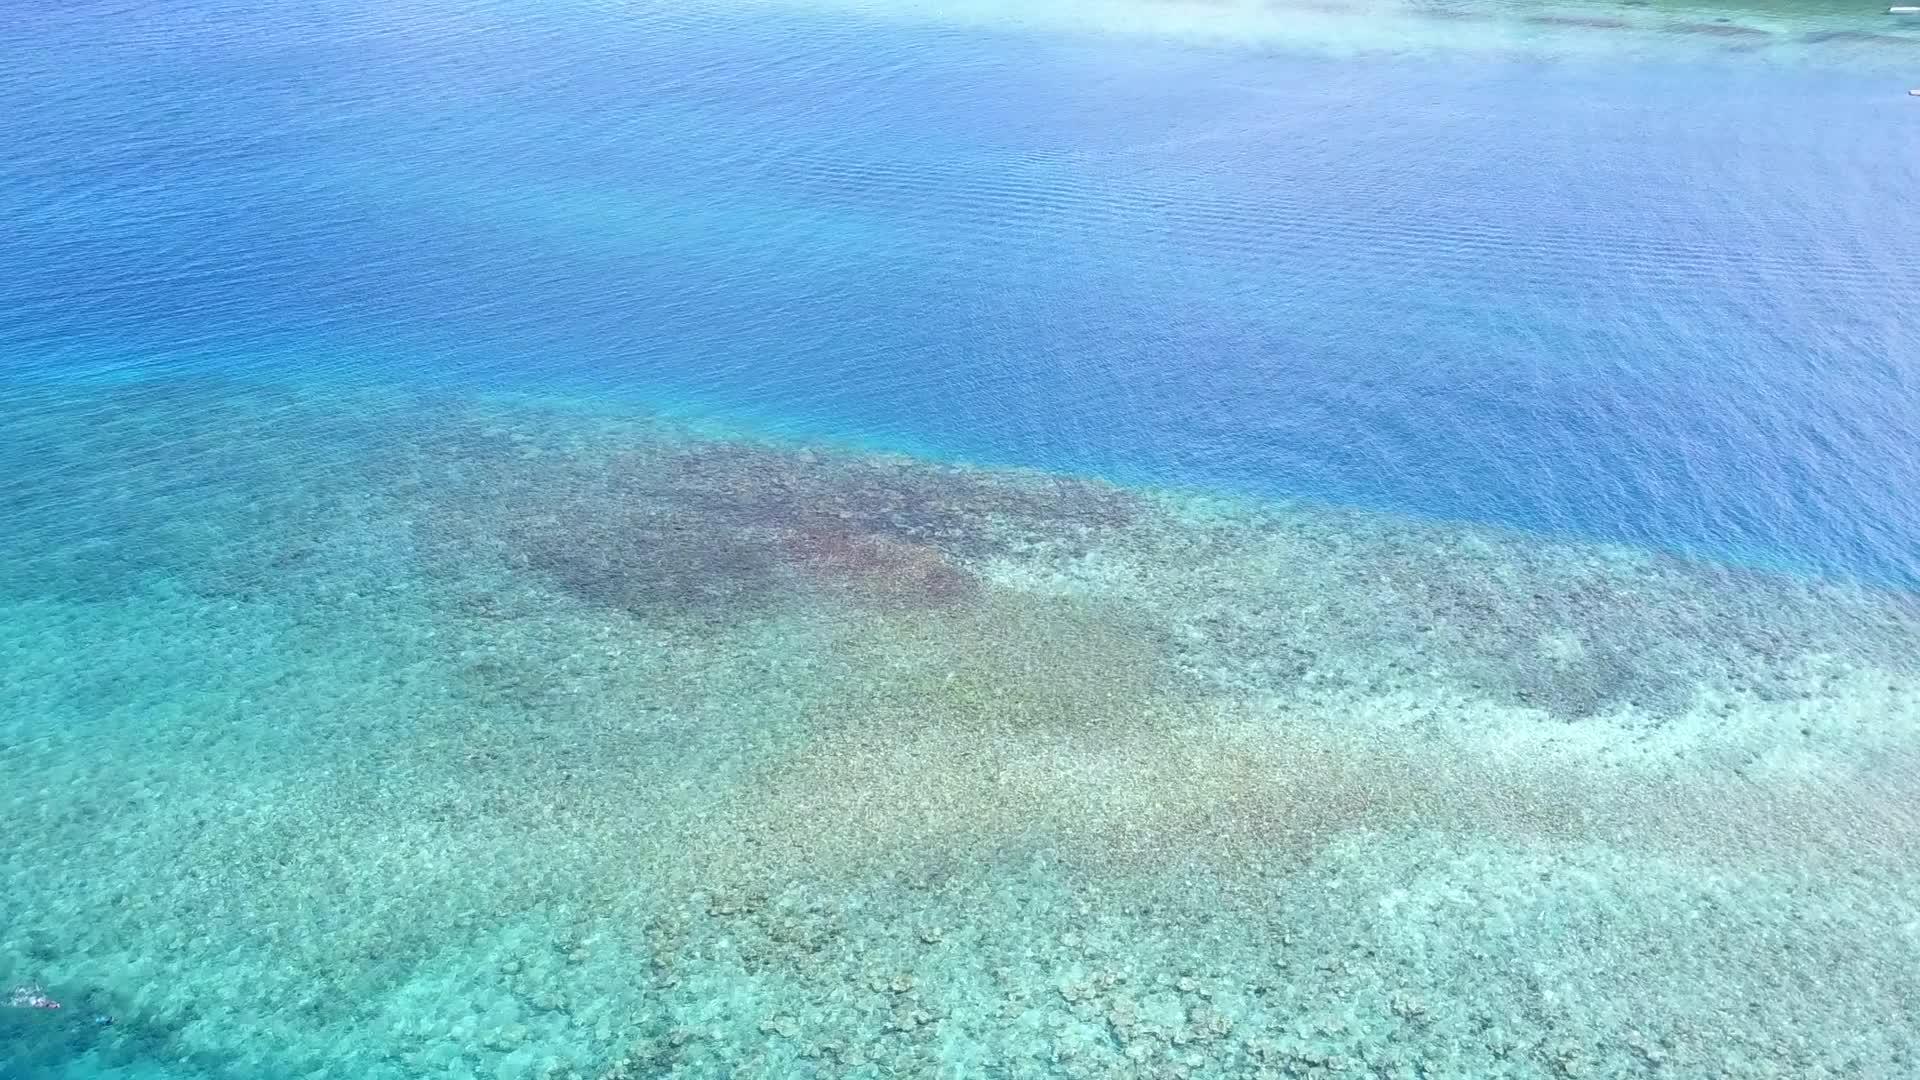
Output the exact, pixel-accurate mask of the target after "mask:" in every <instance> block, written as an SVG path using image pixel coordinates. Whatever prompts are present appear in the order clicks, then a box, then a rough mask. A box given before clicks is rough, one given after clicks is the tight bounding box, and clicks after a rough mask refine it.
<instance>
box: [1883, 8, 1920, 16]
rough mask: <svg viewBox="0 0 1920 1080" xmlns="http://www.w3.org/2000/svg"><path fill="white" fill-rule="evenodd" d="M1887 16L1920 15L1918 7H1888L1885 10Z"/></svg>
mask: <svg viewBox="0 0 1920 1080" xmlns="http://www.w3.org/2000/svg"><path fill="white" fill-rule="evenodd" d="M1887 14H1889V15H1920V7H1890V8H1888V9H1887Z"/></svg>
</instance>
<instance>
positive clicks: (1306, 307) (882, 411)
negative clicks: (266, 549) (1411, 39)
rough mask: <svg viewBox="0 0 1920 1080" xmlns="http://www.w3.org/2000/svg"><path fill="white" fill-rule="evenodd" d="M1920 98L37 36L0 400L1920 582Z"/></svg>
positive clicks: (1780, 73) (362, 23)
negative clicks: (828, 465) (976, 463)
mask: <svg viewBox="0 0 1920 1080" xmlns="http://www.w3.org/2000/svg"><path fill="white" fill-rule="evenodd" d="M1716 50H1718V51H1716ZM1835 55H1836V56H1840V55H1841V54H1837V53H1836V54H1835ZM1915 77H1916V78H1920V74H1916V76H1915ZM1901 89H1903V87H1902V86H1901V85H1900V84H1899V83H1898V82H1897V81H1893V77H1892V76H1890V75H1889V72H1888V71H1887V70H1880V69H1871V70H1869V69H1866V68H1864V67H1850V66H1849V65H1847V64H1844V63H1841V62H1840V61H1839V60H1837V59H1836V60H1834V61H1833V62H1822V61H1821V60H1820V58H1819V56H1817V55H1814V56H1810V57H1805V58H1802V60H1801V61H1800V62H1795V63H1775V62H1763V61H1760V60H1755V59H1752V58H1749V57H1742V56H1736V55H1726V54H1725V53H1724V49H1722V48H1721V43H1719V42H1717V41H1712V40H1708V39H1703V42H1702V44H1701V45H1700V47H1699V56H1697V57H1691V58H1690V57H1688V56H1686V55H1684V54H1683V53H1679V52H1674V51H1671V50H1669V51H1666V52H1647V53H1645V54H1637V53H1634V52H1633V51H1631V50H1622V51H1620V52H1618V53H1617V54H1614V55H1611V56H1610V57H1601V58H1589V59H1585V60H1573V59H1558V60H1556V59H1554V58H1553V57H1552V55H1551V51H1550V50H1547V51H1543V52H1539V53H1536V54H1531V55H1521V54H1517V53H1516V54H1514V55H1511V56H1506V57H1500V56H1495V55H1492V54H1487V55H1477V56H1467V55H1458V54H1455V55H1449V54H1446V53H1442V52H1430V53H1427V54H1416V53H1410V52H1405V51H1401V52H1398V53H1393V54H1386V53H1382V54H1379V55H1373V56H1368V55H1362V56H1359V57H1346V58H1342V59H1330V58H1324V57H1319V56H1315V55H1313V54H1311V53H1309V52H1306V51H1301V52H1298V53H1294V52H1289V51H1287V50H1285V49H1282V48H1278V47H1273V46H1260V47H1247V48H1239V49H1236V48H1232V47H1225V46H1221V47H1212V48H1203V47H1199V46H1195V45H1182V44H1175V43H1169V42H1163V41H1152V40H1147V39H1144V38H1140V37H1127V36H1114V37H1098V36H1085V35H1082V36H1075V35H1069V34H1064V33H1060V34H1054V33H1048V32H1040V31H1027V30H1014V29H1006V30H999V31H997V30H994V29H992V28H983V27H979V26H974V27H962V26H958V25H954V26H943V25H940V24H938V23H933V22H926V23H913V22H900V23H888V24H881V23H872V22H865V21H862V20H860V19H858V18H854V17H851V16H847V15H835V14H830V13H819V14H805V13H799V12H791V11H790V12H786V13H780V12H776V11H773V10H754V11H750V12H747V13H744V14H733V15H729V14H726V13H725V12H722V11H709V10H707V9H706V8H705V7H702V6H696V7H694V8H690V9H683V10H677V11H673V12H668V13H661V12H660V11H657V10H654V9H652V8H650V7H648V6H646V5H634V6H632V7H618V6H606V5H594V6H576V5H569V4H561V5H550V6H549V5H529V4H517V3H502V2H494V0H482V2H471V3H455V2H449V0H428V2H422V3H403V4H398V5H395V4H388V3H380V4H372V3H358V2H355V0H326V2H323V3H320V4H316V5H296V6H293V7H288V6H286V5H268V4H260V3H247V2H236V0H194V2H192V3H189V4H165V5H161V4H153V3H143V2H124V3H114V4H106V3H79V4H68V5H16V6H15V7H14V8H13V10H11V11H10V12H9V13H8V15H7V17H6V18H5V19H4V20H0V110H4V113H5V115H6V116H8V117H9V122H8V125H7V136H6V144H5V149H4V152H0V220H4V221H6V223H7V235H6V241H5V243H4V245H0V364H3V365H4V369H5V371H6V373H7V375H8V377H9V378H14V379H20V378H26V377H29V376H44V375H52V376H68V375H75V374H83V373H94V372H106V371H123V372H124V371H129V370H132V371H137V372H140V373H142V374H149V375H151V374H164V373H170V372H174V371H181V372H186V371H203V370H213V371H219V372H222V373H225V374H248V375H259V376H261V377H268V378H274V379H282V380H292V381H295V382H298V381H302V380H313V381H314V382H315V384H316V386H319V385H323V383H324V380H326V379H348V380H353V381H379V380H398V379H407V380H421V381H425V382H428V383H431V384H434V385H438V386H444V387H446V388H448V389H449V390H450V391H452V392H456V393H457V392H464V391H466V390H469V389H475V388H487V387H510V388H516V389H534V390H542V391H549V390H550V391H558V392H566V393H585V394H592V395H615V396H620V397H624V398H631V399H634V400H636V401H638V402H641V403H645V404H650V405H654V406H659V407H664V408H672V409H675V410H678V411H681V412H686V413H692V414H697V415H704V416H712V417H717V418H720V419H723V420H727V421H730V422H742V423H751V424H757V425H760V426H765V427H770V428H773V429H776V430H783V431H790V432H795V433H804V434H808V435H813V436H827V437H833V438H838V439H844V440H850V441H858V442H871V443H877V444H885V445H892V446H898V447H906V448H912V449H919V450H923V451H926V452H929V453H935V454H940V455H947V456H953V457H961V458H969V459H975V460H981V461H993V462H1019V463H1025V464H1032V465H1038V466H1043V467H1048V468H1058V469H1065V470H1074V471H1091V472H1098V473H1102V474H1106V475H1110V476H1115V477H1119V478H1122V479H1129V480H1146V481H1152V482H1156V483H1171V484H1178V485H1195V486H1202V487H1224V488H1230V489H1235V490H1245V491H1254V492H1260V493H1270V494H1274V495H1281V496H1306V497H1311V498H1316V499H1324V500H1330V501H1334V502H1342V503H1354V504H1362V505H1370V506H1382V507H1391V508H1396V509H1401V510H1408V511H1413V512H1417V513H1422V514H1430V515H1437V516H1442V517H1454V518H1463V519H1471V520H1492V521H1500V522H1506V523H1511V524H1517V525H1520V526H1523V527H1528V528H1538V529H1544V530H1550V531H1566V532H1575V533H1581V534H1590V535H1597V536H1602V537H1613V538H1624V539H1627V540H1630V541H1633V542H1637V543H1644V544H1648V545H1653V546H1660V547H1669V548H1679V549H1699V548H1704V549H1707V550H1711V551H1716V552H1721V553H1725V554H1731V555H1736V556H1739V557H1743V558H1753V559H1760V560H1765V561H1780V562H1786V563H1793V564H1799V565H1805V566H1811V567H1815V568H1822V569H1827V570H1838V571H1845V572H1851V573H1858V574H1864V575H1867V576H1871V577H1877V578H1891V579H1906V580H1920V555H1916V552H1920V449H1916V446H1917V443H1916V439H1915V434H1916V431H1917V430H1920V303H1916V302H1915V300H1914V296H1913V289H1914V284H1915V282H1916V281H1920V107H1916V103H1915V102H1914V101H1913V100H1912V99H1909V98H1906V97H1904V96H1902V95H1901V94H1900V93H1899V91H1900V90H1901ZM315 392H316V393H321V392H324V391H323V390H319V389H316V391H315Z"/></svg>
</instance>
